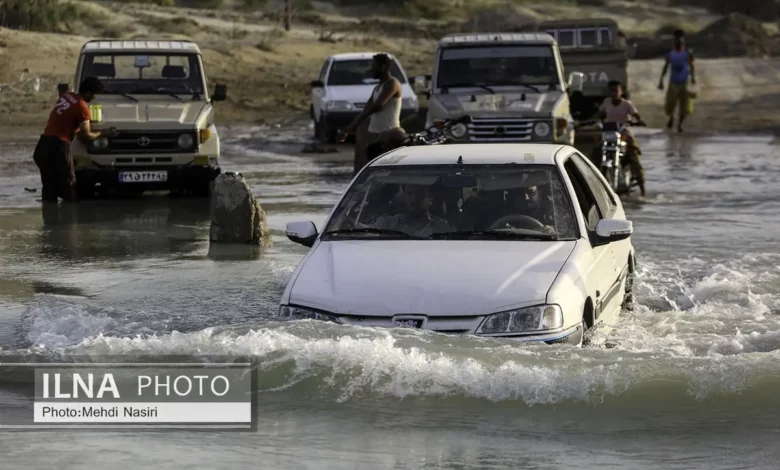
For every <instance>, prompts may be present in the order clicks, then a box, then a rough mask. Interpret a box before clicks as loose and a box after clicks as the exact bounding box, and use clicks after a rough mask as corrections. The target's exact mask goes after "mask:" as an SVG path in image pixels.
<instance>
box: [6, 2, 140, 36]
mask: <svg viewBox="0 0 780 470" xmlns="http://www.w3.org/2000/svg"><path fill="white" fill-rule="evenodd" d="M0 26H4V27H6V28H10V29H21V30H26V31H38V32H44V33H72V32H81V33H83V32H84V31H85V28H86V30H93V31H94V30H96V31H99V32H102V33H103V35H105V37H121V35H122V34H123V32H124V30H125V28H123V27H122V26H119V25H116V24H113V23H112V21H111V18H110V17H108V16H107V15H105V14H104V13H102V12H100V11H98V10H95V9H93V8H91V7H90V6H88V5H82V4H77V3H68V2H60V1H58V0H5V1H4V2H3V3H0Z"/></svg>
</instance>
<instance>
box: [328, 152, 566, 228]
mask: <svg viewBox="0 0 780 470" xmlns="http://www.w3.org/2000/svg"><path fill="white" fill-rule="evenodd" d="M572 203H573V201H572V200H571V198H570V197H569V193H568V191H567V190H566V186H565V185H564V184H563V179H562V177H561V174H560V172H559V171H558V169H557V167H555V166H554V165H530V164H529V165H520V166H518V165H469V166H468V167H466V168H465V169H464V167H463V166H458V165H430V166H429V165H425V166H422V165H414V166H411V165H409V166H396V165H393V166H392V168H388V167H385V166H381V165H380V166H376V167H371V168H368V169H367V170H365V171H364V172H363V173H361V176H360V177H359V179H358V180H357V181H356V182H355V183H354V184H353V185H352V186H351V187H350V189H349V190H348V191H347V193H346V194H345V196H344V198H343V199H342V200H341V201H340V202H339V204H338V206H337V208H336V210H335V211H334V213H333V217H332V218H331V219H330V221H329V222H328V224H327V226H326V227H325V230H324V233H327V232H329V231H342V232H343V231H345V230H356V229H357V230H363V232H362V233H360V234H359V235H358V236H360V237H376V236H377V230H385V231H387V230H392V231H396V232H401V233H402V234H408V235H411V236H415V237H423V238H425V237H431V236H445V237H446V236H450V235H448V234H454V233H455V232H458V233H460V235H458V236H463V235H464V234H463V232H471V233H469V234H468V239H490V240H494V239H496V231H500V232H501V233H499V235H501V237H500V238H503V237H504V236H509V237H510V238H512V237H514V238H518V239H524V238H532V239H543V240H553V239H557V240H564V239H565V240H574V239H576V238H577V236H578V230H577V219H576V217H575V212H574V209H573V204H572ZM491 230H492V231H493V232H492V233H485V231H491ZM366 231H368V232H366ZM475 232H479V233H475ZM349 236H355V234H354V233H353V234H350V235H349Z"/></svg>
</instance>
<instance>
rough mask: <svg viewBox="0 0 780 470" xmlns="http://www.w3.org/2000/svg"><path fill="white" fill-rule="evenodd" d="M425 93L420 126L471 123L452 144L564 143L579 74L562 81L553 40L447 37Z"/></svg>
mask: <svg viewBox="0 0 780 470" xmlns="http://www.w3.org/2000/svg"><path fill="white" fill-rule="evenodd" d="M426 78H430V79H431V83H430V84H429V85H422V86H421V85H420V83H421V82H422V80H420V79H419V78H418V79H416V81H417V86H418V88H421V87H423V88H425V89H427V91H428V114H427V118H426V127H427V126H431V125H433V124H434V122H435V121H436V120H441V119H446V118H457V117H459V116H462V115H464V114H468V115H470V116H471V117H472V122H471V123H470V124H469V125H468V126H467V132H466V133H465V134H464V135H462V137H459V138H456V139H455V140H454V142H457V143H461V142H549V143H559V144H571V143H573V141H574V126H573V120H572V115H571V112H570V110H569V95H570V93H572V92H574V91H579V90H581V89H582V80H583V77H582V76H581V74H572V75H571V76H570V77H569V79H568V80H565V79H564V72H563V64H562V61H561V57H560V53H559V51H558V45H557V44H556V42H555V38H553V37H552V36H550V35H549V34H546V33H487V34H452V35H448V36H445V37H443V38H442V39H441V40H440V41H439V46H438V49H437V51H436V62H435V64H434V68H433V75H432V76H431V77H426Z"/></svg>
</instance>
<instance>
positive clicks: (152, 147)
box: [87, 131, 198, 154]
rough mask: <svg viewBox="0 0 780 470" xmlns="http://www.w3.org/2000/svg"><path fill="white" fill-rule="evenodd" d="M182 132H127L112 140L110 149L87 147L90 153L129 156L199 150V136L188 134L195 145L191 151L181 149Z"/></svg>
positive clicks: (193, 133)
mask: <svg viewBox="0 0 780 470" xmlns="http://www.w3.org/2000/svg"><path fill="white" fill-rule="evenodd" d="M183 133H185V132H180V131H162V132H160V131H158V132H154V131H144V132H135V131H130V132H128V131H125V132H121V133H120V134H119V136H118V137H116V138H114V139H111V141H110V142H111V143H110V145H109V148H108V149H106V150H96V149H94V148H93V147H92V146H91V145H89V146H87V150H88V151H89V153H95V154H127V153H188V152H193V153H194V152H196V151H197V150H198V134H197V133H195V132H186V133H188V134H190V135H192V139H193V142H195V144H194V145H193V147H192V148H190V149H181V148H179V144H178V139H179V136H180V135H181V134H183Z"/></svg>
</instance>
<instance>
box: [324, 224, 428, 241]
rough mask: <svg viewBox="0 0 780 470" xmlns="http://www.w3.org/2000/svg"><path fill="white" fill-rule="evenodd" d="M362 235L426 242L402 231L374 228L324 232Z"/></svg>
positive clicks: (326, 233) (327, 233) (328, 233)
mask: <svg viewBox="0 0 780 470" xmlns="http://www.w3.org/2000/svg"><path fill="white" fill-rule="evenodd" d="M361 233H375V234H377V235H393V236H396V237H401V238H407V239H409V240H424V238H423V237H416V236H414V235H411V234H409V233H406V232H402V231H400V230H390V229H384V228H373V227H365V228H349V229H338V230H331V231H329V232H324V233H323V235H354V234H361Z"/></svg>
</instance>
